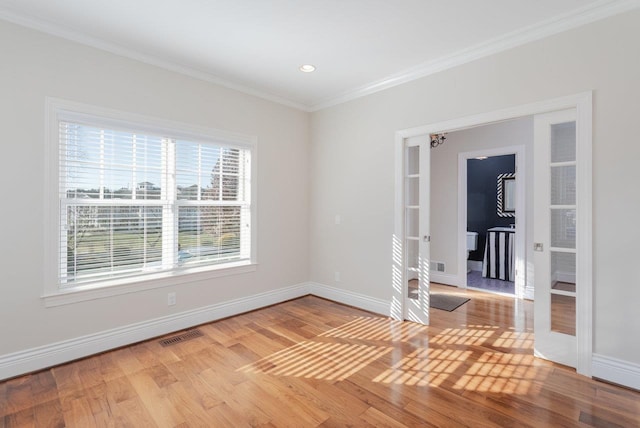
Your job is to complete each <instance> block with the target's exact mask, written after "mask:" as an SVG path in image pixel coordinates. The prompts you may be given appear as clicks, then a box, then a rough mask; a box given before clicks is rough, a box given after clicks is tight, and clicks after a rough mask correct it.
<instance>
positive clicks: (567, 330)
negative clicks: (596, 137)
mask: <svg viewBox="0 0 640 428" xmlns="http://www.w3.org/2000/svg"><path fill="white" fill-rule="evenodd" d="M576 135H577V134H576V109H569V110H562V111H556V112H552V113H545V114H539V115H536V116H535V119H534V177H535V180H534V210H535V215H534V239H533V240H534V242H533V250H534V253H533V254H534V265H535V305H534V306H535V314H534V324H535V354H536V356H539V357H541V358H545V359H548V360H551V361H554V362H557V363H560V364H564V365H568V366H571V367H576V365H577V341H576V314H577V307H578V306H577V304H576V301H577V299H578V298H579V297H580V296H579V293H580V285H581V284H580V281H579V279H580V278H579V275H578V269H577V266H578V259H579V257H580V256H581V255H580V254H578V248H579V246H578V243H579V240H580V239H581V238H582V237H581V236H580V235H579V233H578V231H579V230H580V229H579V228H578V227H577V226H578V219H579V217H580V216H581V215H582V214H583V213H582V212H581V210H580V209H579V205H578V195H579V192H578V191H577V190H578V188H579V186H581V183H580V181H579V175H578V174H577V170H578V167H579V166H581V165H578V156H577V138H576Z"/></svg>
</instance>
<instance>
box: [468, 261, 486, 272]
mask: <svg viewBox="0 0 640 428" xmlns="http://www.w3.org/2000/svg"><path fill="white" fill-rule="evenodd" d="M467 269H471V270H474V271H478V272H482V262H481V261H479V260H467Z"/></svg>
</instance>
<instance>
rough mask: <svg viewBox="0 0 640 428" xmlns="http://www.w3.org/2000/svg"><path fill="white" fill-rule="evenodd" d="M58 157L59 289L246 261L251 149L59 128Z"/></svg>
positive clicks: (97, 129)
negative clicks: (189, 266)
mask: <svg viewBox="0 0 640 428" xmlns="http://www.w3.org/2000/svg"><path fill="white" fill-rule="evenodd" d="M127 126H129V125H127ZM58 153H59V156H60V170H59V174H60V175H59V178H60V180H59V183H60V187H59V197H60V211H59V215H60V223H59V230H58V232H59V235H58V237H59V242H60V247H59V254H58V255H59V284H60V286H61V287H65V286H66V287H71V286H74V285H77V284H79V283H86V282H93V281H100V280H106V279H112V278H120V277H128V276H136V275H141V274H144V273H147V272H157V271H160V270H172V269H177V268H178V267H180V266H183V265H189V264H191V265H193V264H200V265H213V264H220V263H225V262H232V261H238V260H249V259H250V256H251V246H250V243H251V238H250V237H251V233H250V232H251V231H250V223H251V207H250V204H249V198H250V165H249V162H250V151H249V150H248V149H239V148H234V147H227V146H224V145H216V144H213V143H211V142H207V143H202V142H192V141H183V140H174V139H171V138H168V137H164V136H148V135H143V134H137V133H135V132H126V131H117V130H109V129H104V128H101V127H99V126H87V125H81V124H77V123H70V122H64V121H63V122H60V142H59V152H58ZM174 213H175V214H174Z"/></svg>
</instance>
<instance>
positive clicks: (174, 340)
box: [158, 330, 204, 346]
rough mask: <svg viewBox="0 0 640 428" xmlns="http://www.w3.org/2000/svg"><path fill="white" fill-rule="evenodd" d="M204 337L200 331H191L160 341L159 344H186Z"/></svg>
mask: <svg viewBox="0 0 640 428" xmlns="http://www.w3.org/2000/svg"><path fill="white" fill-rule="evenodd" d="M202 336H204V333H202V332H201V331H200V330H189V331H185V332H184V333H181V334H178V335H175V336H171V337H167V338H166V339H162V340H159V341H158V343H160V345H162V346H171V345H175V344H176V343H181V342H185V341H187V340H191V339H195V338H196V337H202Z"/></svg>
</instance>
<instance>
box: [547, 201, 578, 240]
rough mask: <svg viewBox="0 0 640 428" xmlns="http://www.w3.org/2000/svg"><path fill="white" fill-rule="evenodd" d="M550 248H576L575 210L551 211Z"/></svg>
mask: <svg viewBox="0 0 640 428" xmlns="http://www.w3.org/2000/svg"><path fill="white" fill-rule="evenodd" d="M551 246H552V247H560V248H576V210H575V209H552V210H551Z"/></svg>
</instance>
